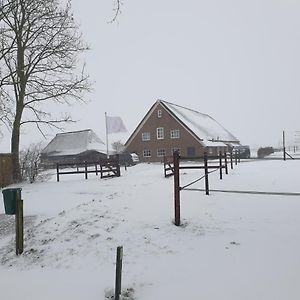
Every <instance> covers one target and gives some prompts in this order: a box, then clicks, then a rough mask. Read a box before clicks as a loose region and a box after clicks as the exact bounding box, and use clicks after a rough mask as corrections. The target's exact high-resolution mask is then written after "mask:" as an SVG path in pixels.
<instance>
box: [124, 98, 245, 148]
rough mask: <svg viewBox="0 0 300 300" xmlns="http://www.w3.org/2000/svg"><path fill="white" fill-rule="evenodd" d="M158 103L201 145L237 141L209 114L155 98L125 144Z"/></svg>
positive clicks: (215, 144)
mask: <svg viewBox="0 0 300 300" xmlns="http://www.w3.org/2000/svg"><path fill="white" fill-rule="evenodd" d="M158 105H161V106H162V107H164V108H165V109H166V110H167V111H168V112H169V113H170V115H171V116H173V117H174V118H175V119H176V120H177V121H178V122H179V123H180V124H181V125H182V126H183V127H184V128H186V130H187V131H189V132H190V133H191V134H192V135H193V136H194V137H195V138H196V139H197V140H198V141H199V142H200V143H201V144H203V146H225V144H224V143H234V144H235V143H239V140H238V139H237V138H236V137H235V136H234V135H233V134H231V133H230V132H229V131H228V130H226V129H225V128H224V127H223V126H222V125H221V124H220V123H218V122H217V121H216V120H215V119H213V118H212V117H211V116H209V115H207V114H203V113H200V112H198V111H196V110H192V109H189V108H186V107H183V106H180V105H177V104H174V103H170V102H167V101H164V100H157V101H156V103H154V105H153V106H152V107H151V109H150V110H149V111H148V113H147V114H146V116H145V117H144V118H143V120H142V121H141V123H140V124H139V125H138V127H137V128H136V130H135V131H134V132H133V134H132V135H131V136H130V137H129V139H128V141H127V142H126V144H125V145H127V144H128V143H130V141H131V140H132V138H133V137H134V136H135V135H136V134H137V132H138V131H139V129H140V128H141V127H142V126H143V125H144V124H145V122H146V121H147V119H148V118H149V116H150V115H151V113H152V112H153V111H154V110H155V109H156V108H157V106H158Z"/></svg>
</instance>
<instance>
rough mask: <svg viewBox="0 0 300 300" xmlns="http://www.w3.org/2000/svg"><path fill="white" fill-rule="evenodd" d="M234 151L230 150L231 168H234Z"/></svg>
mask: <svg viewBox="0 0 300 300" xmlns="http://www.w3.org/2000/svg"><path fill="white" fill-rule="evenodd" d="M232 151H233V150H231V151H230V168H231V169H233V154H232Z"/></svg>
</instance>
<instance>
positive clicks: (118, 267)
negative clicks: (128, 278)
mask: <svg viewBox="0 0 300 300" xmlns="http://www.w3.org/2000/svg"><path fill="white" fill-rule="evenodd" d="M122 260H123V247H122V246H119V247H117V258H116V284H115V300H119V299H120V295H121V293H122Z"/></svg>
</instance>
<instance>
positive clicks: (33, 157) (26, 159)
mask: <svg viewBox="0 0 300 300" xmlns="http://www.w3.org/2000/svg"><path fill="white" fill-rule="evenodd" d="M42 149H43V147H42V144H41V143H37V144H31V145H29V146H28V147H27V148H25V149H22V150H21V151H20V165H21V177H22V180H28V181H29V182H30V183H33V182H35V181H36V180H37V179H38V178H40V179H42V176H41V173H42V171H43V168H42V166H41V163H40V162H41V161H40V156H41V152H42ZM44 176H45V175H44ZM43 178H44V177H43Z"/></svg>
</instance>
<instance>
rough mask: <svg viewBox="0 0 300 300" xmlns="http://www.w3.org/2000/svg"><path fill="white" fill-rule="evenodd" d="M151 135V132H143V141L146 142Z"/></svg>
mask: <svg viewBox="0 0 300 300" xmlns="http://www.w3.org/2000/svg"><path fill="white" fill-rule="evenodd" d="M150 139H151V136H150V132H143V133H142V141H143V142H146V141H150Z"/></svg>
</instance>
